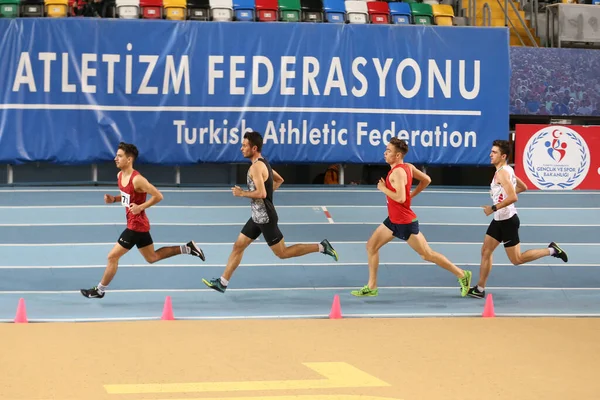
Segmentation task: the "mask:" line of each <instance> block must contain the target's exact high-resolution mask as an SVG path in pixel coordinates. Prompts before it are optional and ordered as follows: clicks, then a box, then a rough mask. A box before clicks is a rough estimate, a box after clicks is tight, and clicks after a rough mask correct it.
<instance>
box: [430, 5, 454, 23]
mask: <svg viewBox="0 0 600 400" xmlns="http://www.w3.org/2000/svg"><path fill="white" fill-rule="evenodd" d="M431 8H432V10H433V18H434V20H435V24H436V25H443V26H452V17H454V9H453V8H452V6H451V5H449V4H432V5H431Z"/></svg>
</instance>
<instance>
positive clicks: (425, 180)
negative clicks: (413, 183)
mask: <svg viewBox="0 0 600 400" xmlns="http://www.w3.org/2000/svg"><path fill="white" fill-rule="evenodd" d="M407 164H408V165H409V166H410V170H411V171H412V174H413V178H414V179H416V180H418V181H419V184H418V185H417V187H416V188H415V189H414V190H413V191H412V192H411V193H410V197H411V198H413V197H415V196H416V195H418V194H419V193H421V192H422V191H423V190H425V188H426V187H427V186H429V184H430V183H431V178H430V177H429V175H427V174H426V173H425V172H423V171H421V170H419V169H418V168H417V167H415V166H414V165H412V164H410V163H407Z"/></svg>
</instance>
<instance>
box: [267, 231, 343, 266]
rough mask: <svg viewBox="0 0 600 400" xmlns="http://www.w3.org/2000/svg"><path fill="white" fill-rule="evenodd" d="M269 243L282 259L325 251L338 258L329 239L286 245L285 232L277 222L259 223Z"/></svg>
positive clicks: (335, 258) (274, 252)
mask: <svg viewBox="0 0 600 400" xmlns="http://www.w3.org/2000/svg"><path fill="white" fill-rule="evenodd" d="M259 226H260V228H261V231H262V234H263V237H264V238H265V240H266V242H267V244H268V245H269V247H270V248H271V251H273V254H275V255H276V256H277V257H279V258H281V259H285V258H292V257H301V256H303V255H306V254H310V253H324V254H327V255H330V256H331V257H333V259H334V260H335V261H337V260H338V255H337V252H336V251H335V250H334V249H333V246H331V243H329V241H328V240H327V239H324V240H323V241H321V243H315V244H305V243H299V244H295V245H292V246H286V245H285V240H284V239H283V234H282V233H281V231H280V230H279V226H278V225H277V222H271V223H268V224H264V225H259Z"/></svg>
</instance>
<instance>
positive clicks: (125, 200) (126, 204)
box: [121, 191, 130, 208]
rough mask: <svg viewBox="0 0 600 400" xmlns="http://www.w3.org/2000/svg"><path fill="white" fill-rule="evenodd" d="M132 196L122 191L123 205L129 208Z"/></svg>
mask: <svg viewBox="0 0 600 400" xmlns="http://www.w3.org/2000/svg"><path fill="white" fill-rule="evenodd" d="M129 201H130V197H129V195H128V194H127V193H125V192H123V191H121V205H122V206H123V207H127V208H129Z"/></svg>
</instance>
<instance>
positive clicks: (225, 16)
mask: <svg viewBox="0 0 600 400" xmlns="http://www.w3.org/2000/svg"><path fill="white" fill-rule="evenodd" d="M209 4H210V19H211V20H212V21H233V1H232V0H209Z"/></svg>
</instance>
